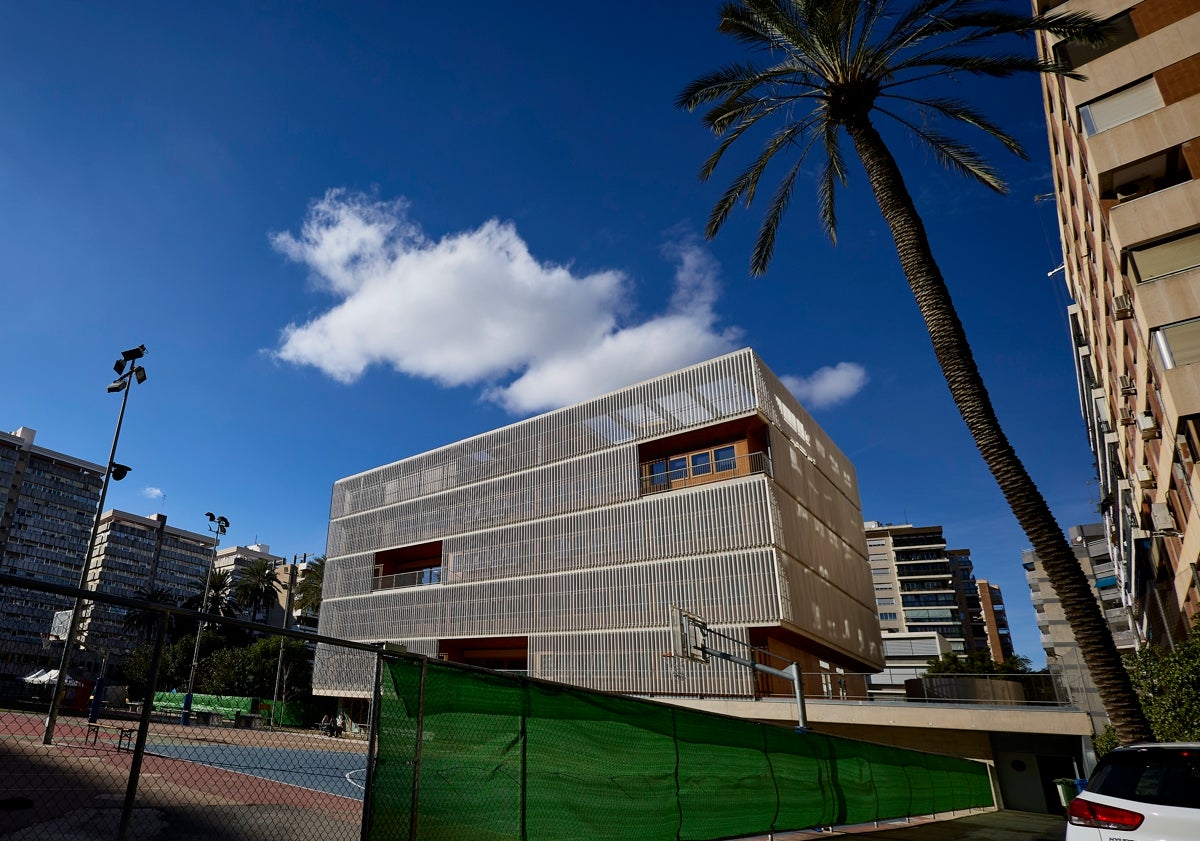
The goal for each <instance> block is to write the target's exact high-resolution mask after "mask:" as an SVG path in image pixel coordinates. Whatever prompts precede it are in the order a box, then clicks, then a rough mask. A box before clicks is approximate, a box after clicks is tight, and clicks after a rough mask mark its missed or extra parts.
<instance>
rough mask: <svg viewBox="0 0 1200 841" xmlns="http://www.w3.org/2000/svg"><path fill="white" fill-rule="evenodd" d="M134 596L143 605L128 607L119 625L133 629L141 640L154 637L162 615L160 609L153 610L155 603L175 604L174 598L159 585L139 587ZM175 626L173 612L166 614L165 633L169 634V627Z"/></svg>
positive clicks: (129, 629)
mask: <svg viewBox="0 0 1200 841" xmlns="http://www.w3.org/2000/svg"><path fill="white" fill-rule="evenodd" d="M134 596H135V597H136V598H137V599H138V601H141V602H144V603H145V604H146V606H145V607H135V608H130V609H129V610H127V611H126V612H125V618H124V619H122V620H121V626H122V627H123V628H125V630H127V631H134V632H136V633H137V635H138V637H139V638H140V639H142V640H143V641H146V642H148V641H150V640H152V639H154V635H155V634H156V633H158V623H159V617H160V616H161V615H162V611H161V610H155V609H154V606H155V605H171V606H172V607H173V606H174V605H175V599H174V598H173V597H172V596H171V594H170V593H168V592H167V591H166V590H164V589H163V588H161V587H139V588H138V589H137V592H136V593H134ZM174 626H175V616H174V614H168V615H167V633H168V636H169V635H170V632H171V629H172V628H174Z"/></svg>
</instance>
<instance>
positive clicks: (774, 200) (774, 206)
mask: <svg viewBox="0 0 1200 841" xmlns="http://www.w3.org/2000/svg"><path fill="white" fill-rule="evenodd" d="M802 165H803V161H802V160H798V161H796V162H795V163H794V164H792V168H791V169H790V170H789V171H788V174H787V175H785V176H784V177H783V180H782V181H780V182H779V186H778V187H777V188H776V189H775V194H774V195H773V196H771V203H770V204H769V205H768V206H767V212H766V214H765V215H764V216H763V221H762V224H761V225H760V226H759V228H758V237H757V238H756V239H755V240H754V250H753V251H752V252H750V274H752V275H753V276H755V277H761V276H763V275H764V274H766V273H767V266H769V265H770V264H771V257H772V256H773V255H774V253H775V240H776V238H777V236H778V235H779V222H780V220H782V219H783V214H784V213H785V212H786V211H787V207H788V204H790V203H791V199H792V187H793V186H794V185H795V183H796V176H797V175H799V174H800V169H801V166H802Z"/></svg>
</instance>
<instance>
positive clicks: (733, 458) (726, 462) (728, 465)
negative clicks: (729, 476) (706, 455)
mask: <svg viewBox="0 0 1200 841" xmlns="http://www.w3.org/2000/svg"><path fill="white" fill-rule="evenodd" d="M713 455H714V456H715V457H716V460H717V472H718V473H721V472H723V471H726V470H733V468H734V467H735V466H737V450H736V448H735V447H734V446H733V445H732V444H731V445H729V446H727V447H717V448H716V449H715V450H713Z"/></svg>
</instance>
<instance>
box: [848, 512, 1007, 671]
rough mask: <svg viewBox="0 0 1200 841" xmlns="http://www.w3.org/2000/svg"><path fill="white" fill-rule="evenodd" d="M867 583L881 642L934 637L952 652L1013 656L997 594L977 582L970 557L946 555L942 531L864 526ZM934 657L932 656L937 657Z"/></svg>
mask: <svg viewBox="0 0 1200 841" xmlns="http://www.w3.org/2000/svg"><path fill="white" fill-rule="evenodd" d="M865 528H866V538H867V558H868V562H869V564H870V567H871V583H872V586H873V588H874V591H875V605H876V608H877V610H878V612H879V627H880V630H881V631H882V632H883V634H884V637H885V639H886V637H887V636H888V635H890V634H896V633H906V634H914V633H937V634H940V635H941V636H942V637H943V638H944V639H945V640H946V642H948V643H949V645H950V649H951V650H952V651H956V652H963V653H966V652H972V651H987V652H988V653H989V654H991V657H992V659H993V660H994V661H996V662H997V663H998V662H1000V661H1002V660H1006V659H1007V658H1009V657H1011V656H1012V655H1013V647H1012V636H1011V634H1010V633H1009V628H1008V617H1007V615H1006V613H1005V610H1004V597H1003V595H1002V594H1001V592H1000V588H999V587H996V586H995V585H992V584H989V583H988V582H987V581H982V580H976V578H975V573H974V564H973V563H972V562H971V553H970V551H969V550H967V549H947V548H946V539H945V537H944V536H943V535H942V527H941V526H914V525H912V524H909V523H905V524H902V525H895V524H892V523H881V522H879V521H877V520H868V521H867V522H866V524H865ZM935 656H936V655H935Z"/></svg>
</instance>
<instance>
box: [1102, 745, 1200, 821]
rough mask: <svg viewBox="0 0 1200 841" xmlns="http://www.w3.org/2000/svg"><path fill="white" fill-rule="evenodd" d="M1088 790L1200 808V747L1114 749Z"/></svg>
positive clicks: (1166, 804)
mask: <svg viewBox="0 0 1200 841" xmlns="http://www.w3.org/2000/svg"><path fill="white" fill-rule="evenodd" d="M1087 790H1088V791H1094V792H1096V793H1097V794H1104V795H1107V796H1109V797H1120V798H1123V799H1125V800H1136V801H1138V802H1140V803H1157V804H1160V805H1163V806H1182V807H1185V808H1191V809H1200V749H1180V748H1136V749H1133V750H1119V751H1113V752H1112V753H1110V754H1108V755H1107V756H1105V757H1104V758H1103V759H1102V760H1101V761H1100V767H1098V768H1097V769H1096V773H1095V774H1093V775H1092V778H1091V780H1089V781H1088V785H1087Z"/></svg>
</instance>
